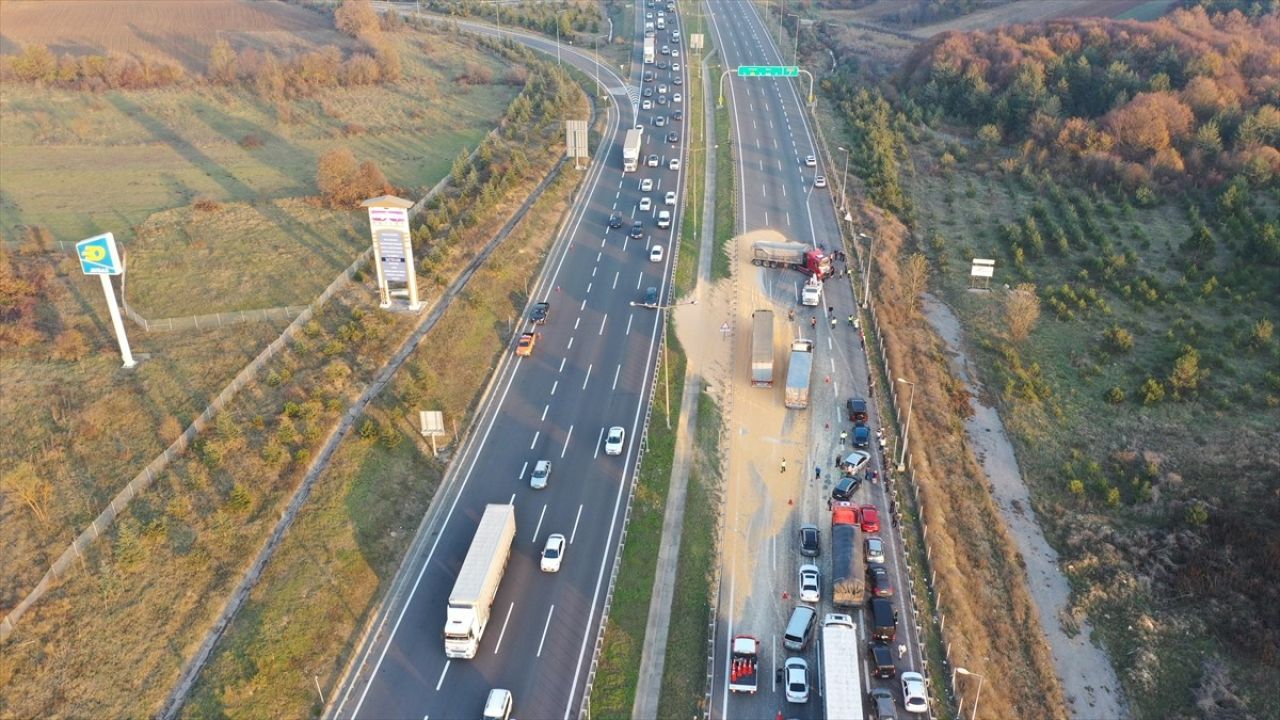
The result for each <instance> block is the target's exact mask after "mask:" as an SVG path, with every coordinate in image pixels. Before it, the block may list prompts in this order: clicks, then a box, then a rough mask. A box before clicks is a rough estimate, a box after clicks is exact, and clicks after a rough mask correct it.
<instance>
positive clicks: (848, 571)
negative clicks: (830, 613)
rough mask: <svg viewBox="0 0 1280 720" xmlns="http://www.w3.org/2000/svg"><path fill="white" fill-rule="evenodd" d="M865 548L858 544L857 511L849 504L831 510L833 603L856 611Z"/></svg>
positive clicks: (842, 503) (860, 596) (839, 505)
mask: <svg viewBox="0 0 1280 720" xmlns="http://www.w3.org/2000/svg"><path fill="white" fill-rule="evenodd" d="M861 555H862V545H861V543H859V542H858V511H857V510H855V509H854V508H853V506H852V505H850V504H849V503H847V502H841V503H837V504H836V506H835V507H834V508H832V510H831V604H832V605H835V606H836V607H838V608H854V607H857V606H858V605H859V604H861V603H862V593H863V585H864V583H863V579H862V574H863V571H864V568H863V567H862V558H861V557H860V556H861Z"/></svg>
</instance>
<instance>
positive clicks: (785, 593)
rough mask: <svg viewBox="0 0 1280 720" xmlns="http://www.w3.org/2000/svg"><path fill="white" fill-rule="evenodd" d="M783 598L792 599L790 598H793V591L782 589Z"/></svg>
mask: <svg viewBox="0 0 1280 720" xmlns="http://www.w3.org/2000/svg"><path fill="white" fill-rule="evenodd" d="M782 599H783V600H790V599H791V593H789V592H787V591H786V590H783V591H782Z"/></svg>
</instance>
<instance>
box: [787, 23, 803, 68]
mask: <svg viewBox="0 0 1280 720" xmlns="http://www.w3.org/2000/svg"><path fill="white" fill-rule="evenodd" d="M789 17H793V18H795V19H796V49H795V53H794V59H793V61H792V64H793V65H799V64H800V16H799V15H797V14H795V13H787V14H786V15H785V16H784V18H783V19H784V20H785V19H786V18H789ZM784 24H785V23H784Z"/></svg>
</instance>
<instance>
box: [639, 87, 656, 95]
mask: <svg viewBox="0 0 1280 720" xmlns="http://www.w3.org/2000/svg"><path fill="white" fill-rule="evenodd" d="M640 97H653V88H651V87H647V88H645V89H643V90H641V91H640Z"/></svg>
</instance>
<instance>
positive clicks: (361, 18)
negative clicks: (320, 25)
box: [333, 0, 381, 37]
mask: <svg viewBox="0 0 1280 720" xmlns="http://www.w3.org/2000/svg"><path fill="white" fill-rule="evenodd" d="M333 25H334V27H336V28H337V29H338V32H341V33H344V34H346V35H350V36H351V37H360V36H362V35H366V36H368V35H377V34H379V33H380V32H381V26H380V23H379V21H378V13H377V12H375V11H374V9H373V5H372V4H371V3H370V2H369V0H342V5H341V6H340V7H338V9H337V10H336V11H334V13H333Z"/></svg>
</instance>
